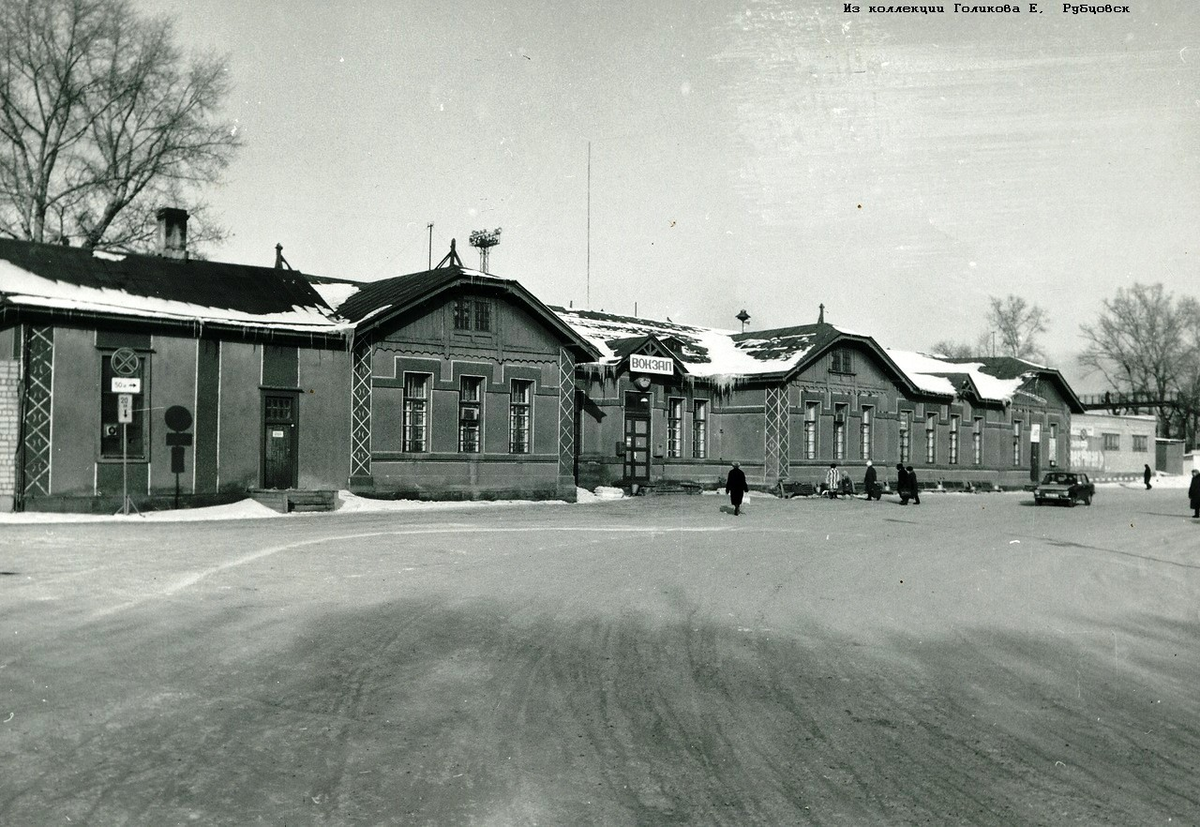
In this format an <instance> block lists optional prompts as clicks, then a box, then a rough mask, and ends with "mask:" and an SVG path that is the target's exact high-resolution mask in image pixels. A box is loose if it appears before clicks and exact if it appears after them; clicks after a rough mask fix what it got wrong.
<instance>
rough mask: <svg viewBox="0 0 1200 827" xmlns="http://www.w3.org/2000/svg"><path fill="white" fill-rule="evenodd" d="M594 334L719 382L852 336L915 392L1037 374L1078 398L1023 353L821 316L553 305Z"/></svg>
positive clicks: (977, 387) (999, 393) (613, 351)
mask: <svg viewBox="0 0 1200 827" xmlns="http://www.w3.org/2000/svg"><path fill="white" fill-rule="evenodd" d="M551 309H552V310H553V311H554V312H555V313H557V314H558V315H559V316H561V317H562V319H563V320H564V321H565V322H566V323H567V324H569V325H570V326H571V327H573V328H575V330H577V331H578V332H579V333H580V335H582V336H584V337H586V338H588V339H590V340H591V341H592V342H593V343H594V344H595V345H596V348H597V350H599V351H600V353H601V358H600V359H598V360H597V362H598V363H599V364H601V365H604V366H606V367H609V368H613V369H619V368H620V367H622V366H623V364H624V361H625V360H626V359H627V358H628V356H629V354H630V353H635V352H642V351H641V350H640V349H641V348H642V347H643V346H647V345H648V344H649V343H653V345H654V346H655V347H656V348H664V349H666V350H667V351H669V352H670V354H671V355H672V356H673V357H674V359H675V361H676V362H677V364H678V365H679V367H680V369H681V370H683V371H684V372H686V373H687V374H689V375H691V376H693V377H697V378H701V377H702V378H707V379H711V380H714V381H719V382H722V383H743V382H748V381H787V380H789V379H790V378H791V377H793V376H795V375H796V374H797V373H799V372H800V371H802V370H805V369H807V368H808V367H809V366H810V365H811V364H812V363H813V362H814V361H815V360H817V359H820V358H821V357H822V356H823V355H824V354H826V353H828V352H829V350H830V348H832V347H834V346H835V345H837V344H839V343H846V342H854V343H857V344H858V345H860V346H861V347H863V348H865V349H866V350H868V351H869V352H871V353H872V354H874V355H875V357H876V358H878V359H879V361H880V363H881V364H883V365H884V367H885V368H886V369H887V370H889V371H890V372H891V373H892V374H893V375H894V377H895V378H896V379H897V381H899V382H900V383H901V384H902V385H903V386H904V387H906V388H907V389H908V392H909V393H912V394H914V395H918V396H922V395H923V396H932V397H939V398H941V399H943V400H949V399H953V398H954V397H956V396H958V397H963V396H974V397H975V398H976V399H978V400H980V401H983V402H991V403H997V404H1008V403H1011V402H1012V401H1013V397H1014V396H1015V395H1017V394H1018V393H1023V392H1025V391H1024V390H1023V388H1024V386H1025V385H1026V383H1027V382H1029V381H1030V380H1031V379H1032V378H1034V377H1037V376H1046V377H1050V378H1052V379H1053V380H1054V381H1056V382H1057V383H1058V384H1059V385H1060V387H1061V389H1062V391H1063V395H1064V397H1065V398H1066V399H1067V400H1068V404H1070V405H1071V406H1072V409H1073V410H1075V409H1076V408H1078V409H1079V410H1082V406H1081V405H1080V403H1079V400H1078V399H1077V398H1076V397H1075V395H1074V393H1073V392H1072V391H1071V388H1070V387H1069V386H1068V385H1067V383H1066V381H1065V380H1064V379H1063V378H1062V375H1061V374H1059V373H1058V371H1056V370H1053V369H1051V368H1047V367H1044V366H1042V365H1034V364H1032V363H1030V362H1024V361H1022V360H1019V359H1008V358H1000V357H996V358H986V359H946V358H943V357H940V356H931V355H928V354H925V353H917V352H914V351H907V350H895V349H892V348H882V347H880V346H879V344H878V343H877V342H876V341H875V340H874V339H873V338H871V337H870V336H867V335H865V334H862V333H856V332H853V331H850V330H847V329H845V328H842V327H839V326H837V325H832V324H827V323H825V322H818V323H816V324H806V325H797V326H794V327H780V328H775V329H773V330H756V331H751V332H743V333H736V332H734V331H730V330H721V329H718V328H709V327H701V326H698V325H688V324H680V323H679V322H673V321H671V320H670V319H668V320H666V321H658V320H654V319H640V318H635V317H632V316H621V315H617V314H613V313H604V312H597V311H594V310H576V309H568V308H562V307H553V308H551Z"/></svg>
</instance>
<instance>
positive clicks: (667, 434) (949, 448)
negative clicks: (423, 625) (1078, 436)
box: [556, 308, 1083, 489]
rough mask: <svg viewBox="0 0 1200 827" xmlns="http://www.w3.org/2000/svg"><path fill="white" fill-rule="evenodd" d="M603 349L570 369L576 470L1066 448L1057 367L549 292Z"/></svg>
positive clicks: (822, 328)
mask: <svg viewBox="0 0 1200 827" xmlns="http://www.w3.org/2000/svg"><path fill="white" fill-rule="evenodd" d="M556 312H558V313H559V314H560V315H561V316H562V318H563V319H564V320H565V321H566V322H567V323H568V324H570V325H571V326H572V327H574V328H575V329H576V330H578V331H579V332H580V334H581V335H583V336H584V337H586V338H588V339H589V340H591V341H592V342H593V343H594V344H595V345H596V347H597V349H599V350H600V351H601V352H602V353H603V354H604V355H603V358H602V359H600V360H597V361H595V362H591V363H581V364H580V365H579V367H578V369H577V375H576V383H577V393H578V396H579V404H578V406H577V409H578V413H577V428H576V432H577V445H578V450H577V454H578V455H577V461H576V466H577V469H578V472H577V473H578V477H579V480H580V484H581V485H583V486H584V487H591V486H593V485H597V484H611V483H614V482H616V483H619V484H630V483H643V484H649V485H653V484H654V483H655V482H657V481H668V480H676V481H681V482H682V481H695V482H700V483H701V484H706V485H711V484H714V483H715V482H719V481H720V480H721V479H723V478H724V475H725V472H726V470H727V469H728V467H729V465H730V463H731V462H733V461H737V462H739V463H740V464H741V465H742V467H743V469H744V470H745V471H746V473H747V476H748V478H749V480H750V482H751V484H752V485H758V486H760V487H763V488H766V489H771V488H773V487H775V486H778V484H779V483H780V482H781V481H786V482H808V483H811V484H813V485H818V484H819V483H820V482H822V481H823V480H824V478H825V474H826V471H827V470H828V468H829V466H830V465H831V464H832V463H837V464H838V465H839V467H840V468H841V469H842V470H843V471H845V472H848V473H850V474H851V476H852V477H857V478H858V479H861V472H863V471H865V468H866V462H867V461H868V460H870V461H871V462H872V463H873V464H874V465H876V466H877V469H878V473H879V475H880V479H884V480H887V479H893V480H894V478H895V472H894V466H895V464H896V463H898V462H902V463H904V464H905V465H912V466H913V467H914V470H916V471H917V475H918V478H919V479H920V480H921V481H922V482H923V483H926V484H930V483H936V482H942V483H945V484H948V485H955V486H960V485H961V486H965V485H968V484H969V485H983V486H986V485H994V486H1001V487H1017V486H1022V485H1024V484H1027V483H1029V482H1031V481H1033V480H1036V479H1038V478H1039V475H1040V474H1041V473H1042V472H1043V471H1044V470H1045V469H1048V468H1051V467H1068V466H1069V464H1070V460H1071V456H1070V443H1069V440H1068V434H1069V433H1070V423H1071V416H1072V415H1073V414H1076V413H1079V412H1082V410H1083V408H1082V406H1081V405H1080V403H1079V400H1078V398H1077V397H1076V396H1075V394H1074V393H1073V392H1072V390H1071V388H1070V387H1069V385H1068V384H1067V382H1066V381H1065V380H1064V379H1063V377H1062V375H1061V374H1060V373H1059V372H1058V371H1056V370H1054V369H1052V368H1048V367H1044V366H1040V365H1035V364H1032V363H1029V362H1025V361H1022V360H1017V359H1010V358H979V359H955V360H951V359H943V358H938V357H933V356H928V355H925V354H920V353H912V352H905V351H898V350H891V349H886V348H883V347H881V346H880V345H879V344H878V343H876V342H875V340H874V339H872V338H871V337H869V336H865V335H862V334H859V333H854V332H852V331H849V330H846V329H843V328H841V327H838V326H835V325H832V324H828V323H826V322H824V320H823V315H824V314H823V312H822V314H821V316H822V318H821V319H820V320H819V321H818V322H817V323H814V324H810V325H800V326H796V327H788V328H780V329H775V330H764V331H754V332H742V333H736V332H732V331H722V330H715V329H711V328H702V327H697V326H692V325H685V324H678V323H675V322H669V321H668V322H659V321H649V320H645V319H636V318H630V317H623V316H618V315H613V314H605V313H597V312H593V311H585V310H573V309H564V308H556Z"/></svg>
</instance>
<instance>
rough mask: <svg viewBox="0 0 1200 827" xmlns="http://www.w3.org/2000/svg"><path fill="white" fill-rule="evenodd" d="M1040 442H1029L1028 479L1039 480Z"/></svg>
mask: <svg viewBox="0 0 1200 827" xmlns="http://www.w3.org/2000/svg"><path fill="white" fill-rule="evenodd" d="M1041 468H1042V443H1040V442H1031V443H1029V480H1030V481H1031V482H1041Z"/></svg>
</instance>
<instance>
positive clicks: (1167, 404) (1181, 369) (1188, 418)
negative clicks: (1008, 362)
mask: <svg viewBox="0 0 1200 827" xmlns="http://www.w3.org/2000/svg"><path fill="white" fill-rule="evenodd" d="M1047 324H1048V316H1047V314H1046V312H1045V311H1044V310H1043V309H1042V308H1040V307H1038V306H1037V305H1036V304H1029V303H1028V302H1026V301H1025V300H1024V299H1022V298H1020V297H1017V296H1011V295H1010V296H1007V297H1006V298H1004V299H998V298H994V297H993V298H991V299H990V307H989V310H988V314H987V327H986V329H985V330H984V332H983V333H982V335H981V336H980V338H979V340H978V342H977V343H976V344H975V345H974V346H971V345H969V344H964V343H957V342H952V341H941V342H937V343H936V344H934V345H933V347H932V350H933V351H935V352H937V353H940V354H943V355H946V356H949V357H952V358H956V357H957V358H971V357H978V356H1015V357H1017V358H1021V359H1026V360H1029V361H1038V360H1039V359H1040V358H1044V352H1043V351H1042V348H1041V345H1040V343H1039V342H1038V338H1037V337H1038V335H1039V334H1041V333H1044V332H1046V326H1047ZM1080 335H1081V336H1082V337H1083V339H1084V342H1085V343H1086V344H1085V348H1084V350H1083V352H1082V353H1081V354H1080V355H1079V356H1078V357H1077V358H1078V362H1079V364H1080V365H1081V366H1082V367H1083V368H1085V369H1086V370H1087V372H1088V373H1089V374H1093V375H1094V374H1098V375H1100V376H1101V377H1103V379H1104V381H1105V384H1106V385H1107V386H1108V387H1109V388H1110V389H1111V390H1112V391H1113V392H1114V393H1116V394H1126V395H1132V394H1137V395H1139V397H1141V398H1144V399H1152V400H1156V402H1157V403H1158V404H1155V405H1153V406H1152V407H1153V413H1155V414H1156V415H1157V416H1158V420H1159V435H1160V436H1163V437H1168V438H1174V439H1183V440H1185V441H1186V442H1187V444H1188V445H1189V447H1195V446H1196V444H1197V442H1198V441H1200V302H1198V301H1197V300H1196V299H1195V298H1193V297H1191V296H1178V297H1177V296H1175V295H1174V294H1172V293H1169V292H1167V291H1166V290H1165V289H1164V288H1163V286H1162V285H1161V284H1150V285H1147V284H1134V285H1133V286H1131V287H1129V288H1127V289H1126V288H1122V289H1120V290H1118V291H1117V294H1116V296H1115V297H1114V298H1112V299H1108V300H1105V301H1104V302H1103V310H1102V312H1101V313H1100V316H1099V318H1098V319H1097V320H1096V321H1095V322H1093V323H1092V324H1086V325H1083V326H1082V327H1081V328H1080ZM1146 412H1147V413H1150V412H1151V411H1150V410H1147V411H1146Z"/></svg>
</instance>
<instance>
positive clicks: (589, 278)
mask: <svg viewBox="0 0 1200 827" xmlns="http://www.w3.org/2000/svg"><path fill="white" fill-rule="evenodd" d="M586 289H587V309H588V310H591V309H592V142H591V141H588V173H587V283H586Z"/></svg>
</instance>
